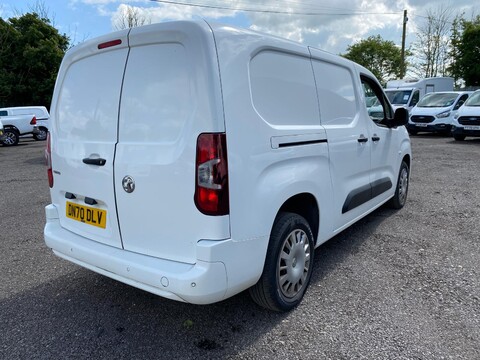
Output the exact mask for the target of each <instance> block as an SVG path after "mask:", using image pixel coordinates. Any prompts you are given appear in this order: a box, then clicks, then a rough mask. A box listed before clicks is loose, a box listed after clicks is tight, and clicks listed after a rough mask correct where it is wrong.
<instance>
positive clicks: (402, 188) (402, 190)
mask: <svg viewBox="0 0 480 360" xmlns="http://www.w3.org/2000/svg"><path fill="white" fill-rule="evenodd" d="M409 180H410V172H409V168H408V165H407V163H406V162H405V161H402V165H401V166H400V172H399V174H398V181H397V188H396V189H395V195H394V196H393V198H392V199H391V200H390V207H392V208H394V209H401V208H402V207H403V206H404V205H405V203H406V202H407V193H408V182H409Z"/></svg>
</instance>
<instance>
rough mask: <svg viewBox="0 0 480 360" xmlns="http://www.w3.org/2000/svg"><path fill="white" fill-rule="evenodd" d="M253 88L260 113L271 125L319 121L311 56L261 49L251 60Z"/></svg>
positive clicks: (318, 122)
mask: <svg viewBox="0 0 480 360" xmlns="http://www.w3.org/2000/svg"><path fill="white" fill-rule="evenodd" d="M250 91H251V94H252V102H253V106H254V107H255V109H256V111H257V113H258V114H259V115H260V116H261V117H262V118H263V120H265V121H266V122H268V123H269V124H272V125H319V124H320V119H319V114H318V104H317V99H316V90H315V82H314V78H313V72H312V66H311V63H310V59H309V58H305V57H302V56H299V55H294V54H289V53H282V52H278V51H262V52H260V53H258V54H257V55H256V56H255V57H254V58H253V59H252V60H251V62H250Z"/></svg>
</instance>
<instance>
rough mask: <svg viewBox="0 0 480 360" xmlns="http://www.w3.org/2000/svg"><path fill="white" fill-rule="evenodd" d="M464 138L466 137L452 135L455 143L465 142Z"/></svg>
mask: <svg viewBox="0 0 480 360" xmlns="http://www.w3.org/2000/svg"><path fill="white" fill-rule="evenodd" d="M466 137H467V136H466V135H457V134H454V135H453V138H454V139H455V140H457V141H463V140H465V138H466Z"/></svg>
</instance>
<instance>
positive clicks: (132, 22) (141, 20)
mask: <svg viewBox="0 0 480 360" xmlns="http://www.w3.org/2000/svg"><path fill="white" fill-rule="evenodd" d="M118 11H119V12H118V14H117V15H116V17H115V19H114V21H113V27H114V29H115V30H123V29H129V28H132V27H135V26H142V25H146V24H150V22H151V20H150V18H148V17H147V16H145V15H144V14H142V13H141V12H140V9H139V8H136V7H133V6H130V5H124V4H122V5H120V7H119V9H118Z"/></svg>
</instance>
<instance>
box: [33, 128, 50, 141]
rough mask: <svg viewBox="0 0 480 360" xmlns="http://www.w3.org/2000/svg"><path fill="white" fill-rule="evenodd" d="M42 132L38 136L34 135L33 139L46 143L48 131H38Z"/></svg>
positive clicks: (41, 129)
mask: <svg viewBox="0 0 480 360" xmlns="http://www.w3.org/2000/svg"><path fill="white" fill-rule="evenodd" d="M38 130H39V131H40V132H39V133H38V134H33V138H34V139H35V140H37V141H44V140H47V132H48V130H47V129H46V128H44V127H41V128H39V129H38Z"/></svg>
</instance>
